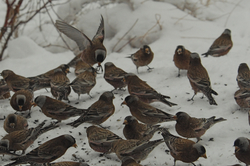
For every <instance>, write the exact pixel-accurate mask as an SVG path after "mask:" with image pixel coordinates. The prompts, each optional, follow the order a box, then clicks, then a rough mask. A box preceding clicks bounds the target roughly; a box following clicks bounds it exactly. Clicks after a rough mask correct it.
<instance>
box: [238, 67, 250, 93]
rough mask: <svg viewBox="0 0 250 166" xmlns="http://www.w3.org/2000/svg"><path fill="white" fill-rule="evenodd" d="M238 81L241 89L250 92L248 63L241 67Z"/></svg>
mask: <svg viewBox="0 0 250 166" xmlns="http://www.w3.org/2000/svg"><path fill="white" fill-rule="evenodd" d="M236 81H237V83H238V86H239V87H240V89H248V90H250V70H249V67H248V65H247V64H246V63H241V64H240V65H239V68H238V75H237V78H236Z"/></svg>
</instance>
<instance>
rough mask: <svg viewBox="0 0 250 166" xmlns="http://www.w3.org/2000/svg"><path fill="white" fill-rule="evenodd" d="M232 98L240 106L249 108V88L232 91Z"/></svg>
mask: <svg viewBox="0 0 250 166" xmlns="http://www.w3.org/2000/svg"><path fill="white" fill-rule="evenodd" d="M234 99H235V101H236V103H237V104H238V105H239V106H240V108H250V90H248V89H238V90H237V91H236V92H235V93H234Z"/></svg>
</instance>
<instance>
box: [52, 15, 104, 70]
mask: <svg viewBox="0 0 250 166" xmlns="http://www.w3.org/2000/svg"><path fill="white" fill-rule="evenodd" d="M55 25H56V27H57V29H58V30H59V31H60V32H62V33H64V34H65V35H66V36H68V37H69V38H70V39H72V40H74V41H75V42H76V44H77V45H78V47H79V50H80V51H82V53H81V55H77V56H76V57H75V58H74V59H72V60H71V61H70V62H69V63H68V65H69V66H74V64H76V61H77V60H78V57H81V59H82V60H83V61H84V62H86V63H88V64H89V65H91V66H93V65H94V64H96V63H98V70H99V68H101V70H102V67H101V63H102V62H103V61H104V60H105V58H106V48H105V47H104V45H103V40H104V20H103V17H102V16H101V23H100V25H99V28H98V30H97V32H96V34H95V36H94V37H93V39H92V41H91V40H90V39H89V38H88V37H87V36H86V35H85V34H84V33H82V32H80V31H79V30H78V29H76V28H74V27H72V26H71V25H69V24H67V23H65V22H63V21H60V20H56V24H55Z"/></svg>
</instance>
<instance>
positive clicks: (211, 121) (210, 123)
mask: <svg viewBox="0 0 250 166" xmlns="http://www.w3.org/2000/svg"><path fill="white" fill-rule="evenodd" d="M222 121H226V119H224V118H218V119H215V116H212V117H211V118H208V119H207V122H206V124H205V125H204V127H203V128H204V129H206V130H207V129H209V128H210V127H212V126H213V125H214V124H216V123H218V122H222Z"/></svg>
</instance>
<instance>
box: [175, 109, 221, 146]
mask: <svg viewBox="0 0 250 166" xmlns="http://www.w3.org/2000/svg"><path fill="white" fill-rule="evenodd" d="M174 118H175V119H176V124H175V130H176V132H177V133H178V134H179V135H180V136H182V137H186V138H197V142H198V141H200V140H201V138H200V137H201V136H202V135H204V134H205V132H206V131H207V130H208V129H209V128H210V127H212V126H213V125H214V124H216V123H218V122H222V121H225V120H226V119H224V118H218V119H215V116H212V117H210V118H195V117H190V116H189V115H188V114H187V113H185V112H177V113H176V116H175V117H174Z"/></svg>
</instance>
